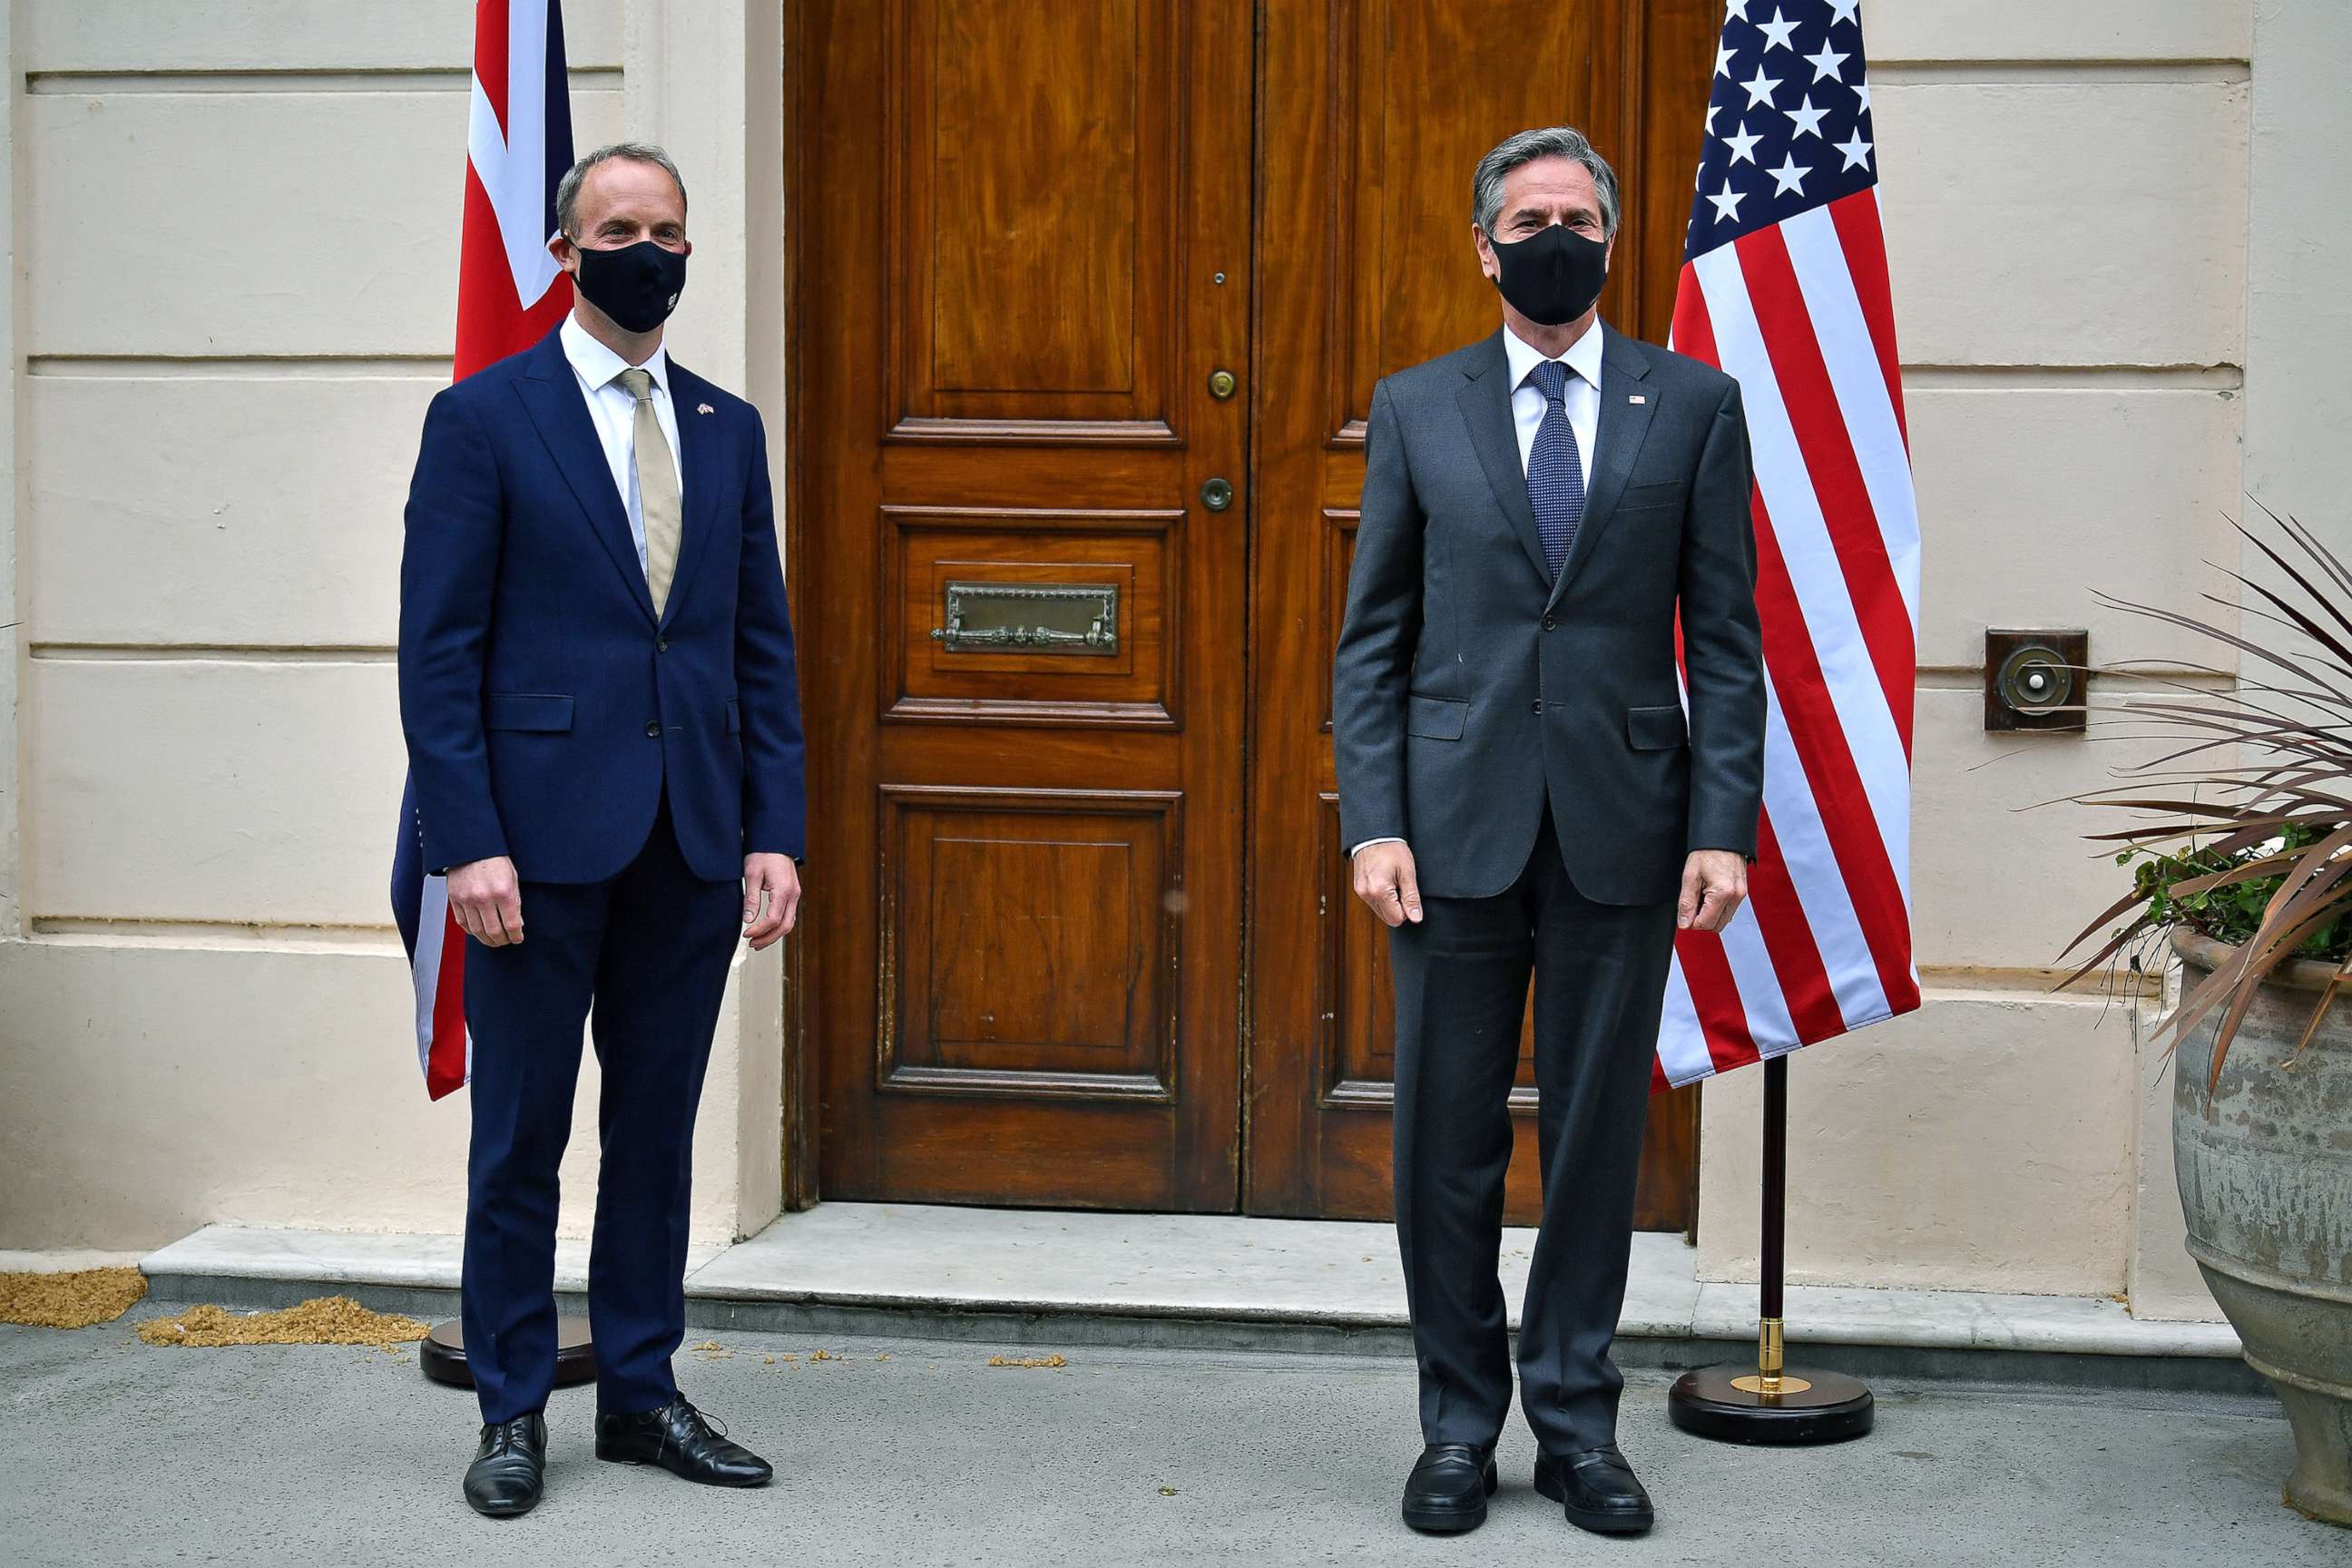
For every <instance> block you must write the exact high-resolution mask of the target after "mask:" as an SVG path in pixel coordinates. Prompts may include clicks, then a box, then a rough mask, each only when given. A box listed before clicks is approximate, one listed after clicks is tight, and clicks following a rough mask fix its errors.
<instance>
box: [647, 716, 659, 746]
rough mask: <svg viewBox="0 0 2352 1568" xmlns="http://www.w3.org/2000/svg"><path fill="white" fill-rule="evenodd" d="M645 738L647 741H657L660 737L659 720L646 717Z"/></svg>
mask: <svg viewBox="0 0 2352 1568" xmlns="http://www.w3.org/2000/svg"><path fill="white" fill-rule="evenodd" d="M646 739H647V740H648V741H658V740H660V739H661V721H660V720H658V719H648V720H646Z"/></svg>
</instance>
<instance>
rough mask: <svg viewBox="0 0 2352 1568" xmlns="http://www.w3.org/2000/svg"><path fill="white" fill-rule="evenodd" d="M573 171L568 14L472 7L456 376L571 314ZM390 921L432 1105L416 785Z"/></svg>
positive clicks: (433, 1000)
mask: <svg viewBox="0 0 2352 1568" xmlns="http://www.w3.org/2000/svg"><path fill="white" fill-rule="evenodd" d="M571 166H572V99H571V83H570V78H569V76H568V74H567V72H566V69H565V67H564V62H563V7H562V0H475V5H474V79H473V92H472V103H471V107H470V110H469V112H468V116H467V125H466V216H465V226H464V233H463V236H462V237H461V239H460V241H459V245H458V262H457V366H456V374H457V376H458V377H459V378H460V379H463V378H464V377H466V376H468V375H471V374H474V372H476V371H478V370H479V369H481V368H482V367H483V366H484V365H487V364H490V363H495V362H496V361H499V360H501V359H504V358H506V357H507V356H508V355H509V354H512V353H520V352H522V351H523V350H524V349H527V348H529V347H530V346H531V344H533V343H535V342H539V340H540V339H541V338H543V337H545V336H546V335H547V334H548V333H549V332H551V331H554V330H555V328H556V327H557V325H558V324H560V323H561V322H562V320H563V318H564V315H565V313H566V312H568V311H569V310H571V309H572V283H571V280H570V279H569V278H567V277H566V276H565V275H564V272H563V270H562V268H560V267H558V266H556V264H555V258H553V257H552V256H551V255H549V254H548V250H547V242H548V240H549V238H550V237H552V236H553V235H554V233H555V187H556V184H557V183H558V182H559V181H561V180H562V177H563V173H564V171H565V170H567V169H569V168H570V167H571ZM392 912H393V920H394V923H396V924H397V925H398V926H399V927H400V940H401V945H402V946H404V947H405V948H406V949H407V950H408V970H409V975H410V978H411V979H412V981H413V982H414V984H415V997H416V1014H415V1017H416V1061H417V1065H418V1066H419V1067H420V1068H423V1069H424V1072H425V1093H426V1094H428V1095H430V1096H431V1097H432V1098H434V1099H435V1100H438V1099H440V1098H441V1097H442V1096H443V1095H445V1094H449V1093H452V1092H454V1091H455V1090H457V1089H461V1088H463V1087H464V1086H465V1084H466V1082H467V1079H470V1078H471V1077H472V1075H473V1049H474V1047H473V1039H472V1037H470V1036H469V1035H468V1034H467V1030H466V995H465V984H466V933H465V932H464V931H460V930H459V929H458V928H457V920H456V918H455V917H453V916H452V915H451V914H450V912H449V899H448V890H447V888H446V885H445V884H444V883H443V881H442V879H440V878H439V877H437V876H432V875H429V874H428V872H427V869H426V868H425V849H424V827H423V823H422V819H421V818H420V816H418V811H417V805H416V787H415V780H414V779H411V780H410V781H409V782H408V784H406V786H405V787H404V789H403V791H402V798H401V804H400V837H399V841H398V843H397V845H396V846H395V847H394V851H393V859H392Z"/></svg>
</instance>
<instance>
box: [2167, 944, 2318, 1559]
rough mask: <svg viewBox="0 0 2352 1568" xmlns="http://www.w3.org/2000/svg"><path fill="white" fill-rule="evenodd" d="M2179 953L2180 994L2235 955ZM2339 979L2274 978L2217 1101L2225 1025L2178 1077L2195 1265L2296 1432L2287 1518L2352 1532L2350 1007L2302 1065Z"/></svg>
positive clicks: (2233, 1054)
mask: <svg viewBox="0 0 2352 1568" xmlns="http://www.w3.org/2000/svg"><path fill="white" fill-rule="evenodd" d="M2172 944H2173V948H2174V950H2175V951H2176V952H2179V954H2180V958H2181V962H2182V963H2183V964H2185V965H2186V966H2187V974H2186V975H2185V977H2184V978H2185V987H2184V994H2185V992H2186V990H2189V989H2193V988H2194V987H2195V986H2196V985H2197V984H2198V983H2199V982H2200V981H2201V980H2203V979H2204V978H2205V976H2206V975H2207V974H2209V973H2211V972H2212V971H2213V970H2214V969H2215V968H2217V967H2218V966H2220V965H2221V963H2225V962H2227V961H2228V959H2229V957H2230V955H2231V953H2232V952H2234V951H2235V950H2234V949H2232V948H2230V947H2228V946H2226V945H2224V944H2222V943H2221V942H2214V941H2211V940H2210V939H2209V938H2206V937H2201V936H2198V935H2195V934H2193V933H2191V932H2189V931H2186V930H2184V929H2182V928H2179V927H2176V928H2174V931H2173V937H2172ZM2331 973H2333V971H2332V969H2331V968H2330V966H2328V965H2326V964H2324V963H2302V962H2298V963H2288V964H2283V965H2281V966H2280V967H2279V968H2278V969H2277V970H2275V971H2273V974H2272V977H2271V978H2269V979H2267V980H2265V981H2263V984H2262V985H2261V988H2260V994H2258V995H2257V996H2256V998H2255V1000H2254V1004H2253V1005H2252V1009H2251V1010H2249V1012H2248V1013H2247V1015H2246V1018H2245V1022H2244V1023H2243V1024H2242V1025H2241V1026H2239V1029H2238V1034H2237V1037H2236V1038H2235V1039H2234V1040H2232V1041H2231V1045H2230V1051H2229V1055H2228V1057H2227V1058H2225V1059H2224V1061H2223V1063H2222V1067H2221V1082H2220V1083H2219V1084H2218V1085H2215V1087H2214V1089H2213V1090H2212V1092H2211V1093H2210V1095H2209V1094H2208V1093H2207V1092H2206V1085H2207V1084H2208V1083H2209V1082H2210V1080H2211V1079H2212V1074H2213V1034H2214V1030H2215V1027H2216V1026H2217V1024H2218V1021H2219V1019H2220V1016H2221V1012H2222V1011H2223V1010H2224V1009H2221V1008H2216V1009H2214V1011H2213V1012H2212V1013H2211V1014H2209V1015H2208V1016H2206V1017H2205V1018H2204V1019H2203V1020H2202V1021H2200V1023H2199V1024H2198V1026H2197V1027H2196V1028H2195V1029H2193V1030H2191V1031H2190V1032H2189V1036H2188V1037H2187V1038H2185V1039H2183V1040H2182V1041H2181V1043H2180V1051H2179V1058H2178V1059H2177V1060H2176V1061H2175V1062H2174V1064H2173V1092H2172V1149H2173V1158H2174V1160H2175V1162H2176V1163H2177V1164H2178V1166H2179V1179H2180V1207H2181V1210H2182V1212H2183V1213H2184V1214H2185V1215H2187V1216H2188V1220H2189V1256H2190V1257H2191V1258H2195V1259H2196V1260H2197V1266H2198V1268H2200V1269H2201V1270H2202V1271H2203V1272H2204V1275H2205V1283H2206V1284H2207V1285H2208V1286H2209V1287H2210V1289H2212V1292H2213V1299H2214V1300H2216V1301H2218V1302H2220V1303H2221V1310H2222V1311H2223V1312H2224V1313H2226V1314H2227V1315H2228V1317H2229V1320H2230V1326H2231V1328H2233V1329H2235V1330H2237V1331H2238V1337H2239V1339H2240V1340H2241V1341H2242V1342H2244V1345H2245V1352H2246V1362H2247V1364H2249V1365H2251V1366H2252V1368H2253V1369H2254V1370H2255V1371H2256V1372H2259V1373H2262V1374H2263V1376H2264V1377H2266V1378H2268V1379H2269V1380H2270V1383H2271V1386H2272V1387H2273V1388H2274V1389H2276V1390H2277V1391H2278V1396H2279V1399H2280V1401H2281V1403H2283V1404H2284V1405H2285V1406H2286V1414H2287V1419H2288V1421H2289V1422H2291V1423H2292V1424H2293V1426H2294V1447H2295V1465H2294V1473H2293V1474H2292V1475H2290V1476H2289V1477H2288V1478H2287V1482H2286V1501H2287V1504H2288V1506H2289V1507H2291V1508H2294V1509H2296V1510H2300V1511H2301V1512H2304V1513H2306V1514H2309V1515H2310V1516H2311V1517H2312V1518H2314V1519H2322V1520H2326V1521H2329V1522H2330V1523H2334V1524H2346V1525H2352V995H2339V996H2338V997H2337V998H2336V1001H2335V1002H2334V1003H2333V1004H2332V1005H2330V1007H2329V1009H2328V1016H2327V1018H2326V1022H2325V1023H2323V1024H2322V1025H2321V1026H2320V1028H2319V1032H2318V1033H2317V1034H2316V1035H2315V1036H2314V1037H2312V1041H2311V1044H2310V1045H2309V1046H2308V1047H2305V1049H2304V1051H2303V1053H2302V1055H2301V1056H2299V1057H2294V1044H2295V1041H2296V1040H2298V1039H2299V1038H2301V1037H2302V1035H2303V1031H2304V1028H2305V1026H2306V1025H2307V1024H2308V1023H2309V1021H2310V1018H2311V1012H2312V1008H2313V1007H2314V1006H2315V1005H2317V1003H2318V1000H2319V990H2320V988H2321V987H2322V986H2323V985H2325V984H2326V983H2327V978H2328V976H2329V975H2330V974H2331ZM2339 990H2352V987H2339ZM2290 1057H2294V1060H2293V1062H2292V1064H2291V1065H2290V1064H2289V1058H2290Z"/></svg>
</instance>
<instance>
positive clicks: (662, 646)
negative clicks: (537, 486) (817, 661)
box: [654, 621, 1551, 653]
mask: <svg viewBox="0 0 2352 1568" xmlns="http://www.w3.org/2000/svg"><path fill="white" fill-rule="evenodd" d="M1544 626H1545V627H1546V628H1547V629H1549V627H1550V626H1551V623H1550V622H1549V621H1546V622H1545V623H1544ZM654 651H655V652H656V653H667V652H668V651H669V638H667V637H656V638H655V639H654Z"/></svg>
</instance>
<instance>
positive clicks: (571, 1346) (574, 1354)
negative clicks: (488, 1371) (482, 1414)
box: [416, 1318, 596, 1388]
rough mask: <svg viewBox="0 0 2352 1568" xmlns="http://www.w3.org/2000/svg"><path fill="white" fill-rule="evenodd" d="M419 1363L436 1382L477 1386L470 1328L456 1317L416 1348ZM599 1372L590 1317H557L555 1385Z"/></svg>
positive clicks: (436, 1326) (436, 1327)
mask: <svg viewBox="0 0 2352 1568" xmlns="http://www.w3.org/2000/svg"><path fill="white" fill-rule="evenodd" d="M416 1363H417V1365H419V1366H420V1367H422V1368H424V1369H425V1376H426V1377H429V1378H431V1379H432V1380H433V1381H434V1382H436V1383H446V1384H448V1385H449V1386H450V1387H452V1388H471V1387H473V1386H474V1371H473V1368H471V1367H469V1366H467V1364H466V1331H465V1329H464V1327H463V1326H462V1325H461V1324H460V1323H459V1322H458V1321H457V1319H455V1318H452V1319H450V1320H449V1321H446V1322H443V1323H436V1324H434V1325H433V1331H432V1332H431V1333H429V1334H426V1335H425V1342H424V1343H423V1344H421V1345H419V1346H417V1348H416ZM595 1375H596V1347H595V1346H594V1345H593V1343H591V1342H589V1339H588V1320H587V1319H585V1318H558V1319H556V1320H555V1386H556V1387H558V1388H569V1387H571V1386H572V1384H575V1383H587V1382H590V1381H592V1380H593V1379H594V1377H595Z"/></svg>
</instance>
